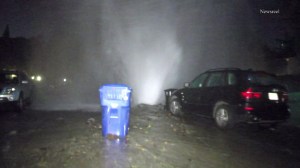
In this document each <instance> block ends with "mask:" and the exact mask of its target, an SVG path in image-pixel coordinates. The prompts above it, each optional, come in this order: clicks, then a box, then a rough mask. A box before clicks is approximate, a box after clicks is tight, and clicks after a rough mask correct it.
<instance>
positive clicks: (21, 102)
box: [16, 95, 24, 113]
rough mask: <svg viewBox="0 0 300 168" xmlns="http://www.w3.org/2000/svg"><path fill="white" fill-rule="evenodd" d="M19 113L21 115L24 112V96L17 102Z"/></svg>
mask: <svg viewBox="0 0 300 168" xmlns="http://www.w3.org/2000/svg"><path fill="white" fill-rule="evenodd" d="M16 106H17V111H18V112H19V113H21V112H23V111H24V98H23V95H20V97H19V100H18V101H17V105H16Z"/></svg>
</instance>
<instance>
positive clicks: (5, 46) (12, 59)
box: [0, 25, 31, 69]
mask: <svg viewBox="0 0 300 168" xmlns="http://www.w3.org/2000/svg"><path fill="white" fill-rule="evenodd" d="M30 54H31V43H30V40H29V39H26V38H23V37H16V38H12V37H11V36H10V30H9V27H8V25H7V26H6V28H5V30H4V32H3V35H2V37H0V68H18V69H26V68H27V63H28V59H29V58H30Z"/></svg>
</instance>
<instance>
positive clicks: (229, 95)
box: [166, 68, 290, 128]
mask: <svg viewBox="0 0 300 168" xmlns="http://www.w3.org/2000/svg"><path fill="white" fill-rule="evenodd" d="M169 91H171V92H170V94H166V95H167V96H166V104H167V108H169V110H170V111H171V113H173V114H174V115H179V114H183V111H185V110H184V109H186V108H190V107H194V108H197V109H199V110H197V112H199V113H201V114H203V115H207V116H211V117H213V118H214V120H215V122H216V124H217V126H219V127H220V128H230V127H232V126H234V125H235V124H236V123H240V122H246V123H259V124H264V125H270V126H271V125H272V126H275V125H276V124H278V123H280V122H283V121H285V120H287V119H288V118H289V116H290V112H289V107H288V94H287V89H286V88H285V87H284V86H283V85H282V84H281V82H280V81H279V80H277V79H276V76H275V75H272V74H269V73H266V72H263V71H253V70H241V69H235V68H227V69H214V70H209V71H206V72H205V73H203V74H200V75H199V76H198V77H196V78H195V79H194V80H193V81H192V82H190V83H185V87H184V88H182V89H177V90H169ZM166 93H167V92H166Z"/></svg>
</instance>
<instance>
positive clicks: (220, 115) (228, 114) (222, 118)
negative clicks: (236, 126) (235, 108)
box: [215, 104, 234, 129]
mask: <svg viewBox="0 0 300 168" xmlns="http://www.w3.org/2000/svg"><path fill="white" fill-rule="evenodd" d="M215 122H216V124H217V126H218V127H219V128H221V129H228V128H232V127H233V123H234V122H233V114H232V111H231V110H230V108H229V107H228V105H224V104H223V105H219V106H218V107H217V108H216V111H215Z"/></svg>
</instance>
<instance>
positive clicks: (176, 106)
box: [169, 98, 183, 115]
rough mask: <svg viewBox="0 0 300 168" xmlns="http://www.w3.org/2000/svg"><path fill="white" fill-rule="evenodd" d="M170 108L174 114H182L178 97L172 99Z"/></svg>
mask: <svg viewBox="0 0 300 168" xmlns="http://www.w3.org/2000/svg"><path fill="white" fill-rule="evenodd" d="M169 109H170V111H171V113H172V114H173V115H182V114H183V112H182V106H181V104H180V102H179V100H178V99H177V98H173V99H171V100H170V103H169Z"/></svg>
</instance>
